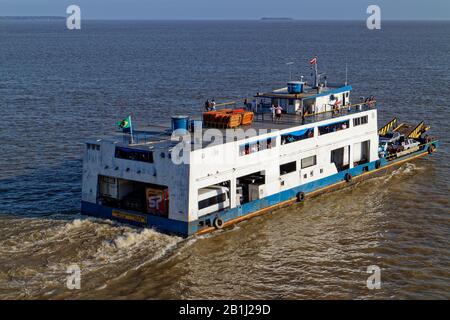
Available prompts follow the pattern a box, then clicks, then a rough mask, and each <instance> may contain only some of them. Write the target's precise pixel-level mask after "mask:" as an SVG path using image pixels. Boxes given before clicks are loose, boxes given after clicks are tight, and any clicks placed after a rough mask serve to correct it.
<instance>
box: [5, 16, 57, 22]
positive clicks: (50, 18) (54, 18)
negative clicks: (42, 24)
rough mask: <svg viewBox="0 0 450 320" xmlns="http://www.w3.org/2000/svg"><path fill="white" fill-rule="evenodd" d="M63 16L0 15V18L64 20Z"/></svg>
mask: <svg viewBox="0 0 450 320" xmlns="http://www.w3.org/2000/svg"><path fill="white" fill-rule="evenodd" d="M65 19H66V18H65V17H57V16H3V17H2V16H0V20H46V21H48V20H65Z"/></svg>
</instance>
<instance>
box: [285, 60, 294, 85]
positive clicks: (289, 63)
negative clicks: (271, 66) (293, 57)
mask: <svg viewBox="0 0 450 320" xmlns="http://www.w3.org/2000/svg"><path fill="white" fill-rule="evenodd" d="M293 64H294V62H292V61H290V62H287V63H286V65H287V66H289V81H291V80H292V65H293Z"/></svg>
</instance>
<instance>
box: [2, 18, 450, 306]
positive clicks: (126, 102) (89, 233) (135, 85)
mask: <svg viewBox="0 0 450 320" xmlns="http://www.w3.org/2000/svg"><path fill="white" fill-rule="evenodd" d="M314 54H317V55H318V56H319V68H320V70H321V71H326V72H327V74H328V79H329V81H330V82H336V81H339V82H340V81H344V80H345V64H346V63H347V64H348V80H349V82H350V84H352V85H353V87H354V92H353V102H356V101H358V100H359V97H360V96H363V95H366V96H367V95H375V97H376V98H377V100H378V101H379V104H378V106H379V121H380V125H382V123H384V122H386V121H388V120H390V119H391V118H392V117H393V116H394V115H397V116H398V117H399V118H400V119H401V120H405V121H410V122H418V121H419V120H425V122H426V123H427V124H430V125H431V126H432V129H431V131H430V133H431V134H432V135H434V136H437V137H439V139H440V140H441V148H440V149H439V150H438V152H437V153H435V154H433V155H432V156H430V157H425V158H422V159H420V160H417V161H415V162H413V163H410V164H405V165H403V166H402V167H400V168H398V169H397V170H396V171H395V172H393V173H391V174H389V175H387V176H384V177H380V178H375V179H372V180H369V181H365V182H362V183H359V184H357V185H356V186H354V187H352V188H350V189H346V190H341V191H337V192H333V193H328V194H326V195H323V196H321V197H318V198H315V199H311V200H310V201H307V202H306V203H304V204H302V205H300V206H299V205H297V206H293V207H290V208H287V209H282V210H277V211H274V212H273V213H271V214H268V215H265V216H261V217H258V218H254V219H252V220H250V221H247V222H243V223H240V224H238V225H237V226H236V227H234V228H232V229H230V230H226V231H221V232H216V233H213V234H210V235H207V236H200V237H192V238H188V239H182V238H179V237H175V236H169V235H164V234H161V233H158V232H156V231H154V230H151V229H145V230H144V229H136V228H132V227H128V226H126V225H121V224H118V223H114V222H111V221H102V220H97V219H93V218H88V217H84V216H80V200H81V169H82V161H81V159H82V152H83V142H84V141H85V140H86V139H89V138H94V137H97V136H101V135H104V134H107V133H110V132H113V131H114V130H115V123H116V122H117V121H118V120H120V119H123V118H124V117H125V116H127V115H128V114H132V115H133V121H134V122H135V126H137V127H139V126H145V125H148V124H150V123H160V122H167V120H168V119H170V115H171V114H173V113H183V114H189V115H194V114H198V112H200V110H201V106H202V103H203V101H204V100H205V99H206V98H215V99H216V101H218V102H220V101H227V100H230V99H231V100H234V99H242V98H244V97H251V96H252V95H253V94H254V93H256V92H257V91H266V90H269V89H272V88H276V87H280V86H283V85H284V84H285V82H286V80H288V78H289V69H288V67H287V66H286V62H288V61H294V62H295V65H293V68H292V71H293V76H294V77H295V78H299V76H300V75H305V76H306V77H309V76H310V70H309V65H308V61H309V59H310V58H311V57H312V56H313V55H314ZM449 103H450V23H445V22H421V23H418V22H402V23H400V22H385V23H383V25H382V30H380V31H370V30H368V29H367V28H366V27H365V22H298V21H284V22H282V21H247V22H246V21H234V22H233V21H221V22H209V21H179V22H174V21H172V22H164V21H159V22H127V21H121V22H108V21H84V22H83V24H82V30H80V31H68V30H66V29H65V21H64V20H61V21H8V20H3V21H0V116H1V120H2V121H1V122H2V125H1V126H0V141H1V144H0V145H1V147H0V148H1V153H0V168H1V169H0V298H1V299H12V298H19V299H37V298H39V299H83V298H87V299H101V298H114V299H116V298H120V299H137V298H143V299H164V298H168V299H178V298H181V299H194V298H200V299H207V298H223V299H231V298H242V299H432V298H438V299H449V298H450V220H449V217H450V215H449V211H450V210H449V207H450V205H449V204H450V200H449V199H450V197H449V191H450V173H449V164H450V149H449V142H450V141H449V140H450V135H449V131H450V127H449V119H450V107H449ZM72 264H77V265H78V266H79V267H80V269H81V289H79V290H69V289H68V288H67V287H66V277H67V274H66V271H67V268H68V267H69V266H70V265H72ZM371 265H376V266H378V267H379V268H381V288H380V289H378V290H369V289H368V288H367V285H366V280H367V278H368V276H369V275H370V274H368V273H367V268H368V267H369V266H371Z"/></svg>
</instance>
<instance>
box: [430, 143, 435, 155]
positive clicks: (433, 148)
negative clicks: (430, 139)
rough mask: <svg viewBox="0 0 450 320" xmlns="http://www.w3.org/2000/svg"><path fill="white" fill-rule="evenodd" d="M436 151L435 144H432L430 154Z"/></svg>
mask: <svg viewBox="0 0 450 320" xmlns="http://www.w3.org/2000/svg"><path fill="white" fill-rule="evenodd" d="M435 150H436V146H435V145H434V144H432V145H430V146H429V147H428V153H429V154H432V153H433V152H434V151H435Z"/></svg>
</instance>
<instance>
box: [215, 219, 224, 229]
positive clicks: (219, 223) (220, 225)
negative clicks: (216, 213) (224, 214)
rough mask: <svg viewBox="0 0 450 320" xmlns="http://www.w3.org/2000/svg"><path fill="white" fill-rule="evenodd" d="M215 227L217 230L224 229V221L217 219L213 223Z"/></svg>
mask: <svg viewBox="0 0 450 320" xmlns="http://www.w3.org/2000/svg"><path fill="white" fill-rule="evenodd" d="M213 224H214V227H215V228H216V229H222V228H223V220H222V219H220V218H215V219H214V221H213Z"/></svg>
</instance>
